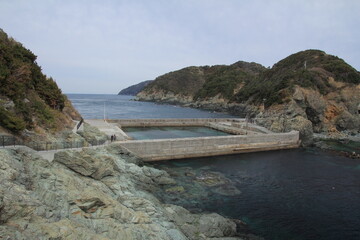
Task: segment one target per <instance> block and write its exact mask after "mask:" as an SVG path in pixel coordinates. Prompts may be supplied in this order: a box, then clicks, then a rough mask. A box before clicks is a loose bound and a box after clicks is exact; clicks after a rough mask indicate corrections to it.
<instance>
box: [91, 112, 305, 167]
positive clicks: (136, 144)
mask: <svg viewBox="0 0 360 240" xmlns="http://www.w3.org/2000/svg"><path fill="white" fill-rule="evenodd" d="M97 121H103V120H90V121H89V120H86V122H89V123H93V124H95V125H98V124H96V122H97ZM107 124H108V125H107V126H106V127H104V129H105V130H106V131H107V133H108V134H109V130H111V129H112V131H116V133H117V134H120V131H121V132H122V134H123V135H124V139H127V140H126V141H120V142H119V144H120V145H121V147H123V148H124V149H126V150H127V151H129V152H131V153H133V154H135V155H136V156H138V157H140V158H142V159H143V160H144V161H159V160H170V159H181V158H192V157H205V156H218V155H227V154H238V153H243V152H257V151H269V150H279V149H289V148H297V147H299V146H300V140H299V132H298V131H291V132H289V133H273V132H271V131H269V130H268V129H266V128H263V127H260V126H258V125H256V124H251V123H248V122H246V121H245V119H241V118H211V119H210V118H193V119H117V120H107ZM101 125H104V124H103V123H102V124H101ZM110 126H111V127H110ZM165 126H166V127H181V126H183V127H194V126H199V127H200V126H202V127H209V128H213V129H216V130H220V131H223V132H227V133H230V134H233V135H232V136H214V137H194V138H176V139H156V140H155V139H154V140H129V139H128V138H126V133H124V132H123V131H122V130H121V128H122V127H165ZM110 128H111V129H110ZM100 130H102V129H101V128H100ZM119 130H120V131H119Z"/></svg>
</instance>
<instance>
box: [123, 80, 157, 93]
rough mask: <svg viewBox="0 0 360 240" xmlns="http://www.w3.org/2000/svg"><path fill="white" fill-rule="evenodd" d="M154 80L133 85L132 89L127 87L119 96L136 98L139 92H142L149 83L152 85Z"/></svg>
mask: <svg viewBox="0 0 360 240" xmlns="http://www.w3.org/2000/svg"><path fill="white" fill-rule="evenodd" d="M151 82H152V80H147V81H143V82H141V83H138V84H135V85H132V86H130V87H127V88H125V89H123V90H121V91H120V92H119V93H118V95H130V96H135V95H136V94H138V93H139V92H141V91H142V90H143V89H144V88H145V87H146V86H147V85H148V84H149V83H151Z"/></svg>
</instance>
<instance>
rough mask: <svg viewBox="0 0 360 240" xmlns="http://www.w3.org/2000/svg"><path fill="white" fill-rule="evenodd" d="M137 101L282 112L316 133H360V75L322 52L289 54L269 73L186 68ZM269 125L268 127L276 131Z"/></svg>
mask: <svg viewBox="0 0 360 240" xmlns="http://www.w3.org/2000/svg"><path fill="white" fill-rule="evenodd" d="M137 99H139V100H144V101H158V102H168V103H175V104H182V105H186V106H192V107H196V108H205V109H211V110H215V111H227V112H230V113H232V114H239V115H241V116H244V114H250V115H252V116H258V117H260V116H261V117H264V116H267V117H268V119H275V118H278V117H280V116H281V115H285V113H286V118H288V119H291V118H293V119H294V118H295V117H298V119H299V118H301V119H304V121H303V122H306V121H310V122H311V123H310V124H311V125H312V128H313V129H314V131H316V132H322V131H337V130H349V129H352V130H354V133H356V132H358V130H359V129H360V117H359V114H358V108H360V73H359V72H358V71H357V70H356V69H355V68H353V67H352V66H350V65H349V64H347V63H346V62H345V61H344V60H343V59H341V58H339V57H336V56H333V55H330V54H327V53H325V52H323V51H320V50H306V51H301V52H298V53H295V54H292V55H290V56H288V57H286V58H285V59H283V60H281V61H279V62H278V63H276V64H275V65H274V66H273V67H272V68H265V67H263V66H262V65H260V64H257V63H247V62H241V61H240V62H237V63H234V64H232V65H217V66H203V67H186V68H183V69H180V70H178V71H174V72H170V73H167V74H164V75H162V76H159V77H157V78H156V79H155V80H154V81H153V82H152V83H150V84H149V85H148V86H146V87H145V88H144V90H143V91H141V92H140V93H139V94H138V95H137ZM259 114H260V115H259ZM283 118H284V117H283ZM289 121H290V120H289ZM283 122H285V120H283ZM273 123H274V122H270V121H269V123H268V125H267V127H269V128H271V129H273V130H276V129H277V130H279V131H280V130H281V129H280V127H279V124H278V125H277V126H275V123H274V124H273ZM271 124H273V125H274V126H273V127H272V126H270V125H271ZM289 124H290V125H291V124H293V122H289ZM265 125H266V124H265ZM283 125H284V126H281V128H287V126H286V124H283ZM304 126H305V125H304ZM306 128H309V124H307V125H306ZM282 130H284V129H282Z"/></svg>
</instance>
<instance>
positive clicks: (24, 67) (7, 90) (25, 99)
mask: <svg viewBox="0 0 360 240" xmlns="http://www.w3.org/2000/svg"><path fill="white" fill-rule="evenodd" d="M80 118H81V116H80V115H79V114H78V113H77V111H76V110H75V109H74V108H73V107H72V105H71V103H70V101H69V100H68V99H67V97H66V96H65V95H63V94H62V92H61V90H60V89H59V88H58V86H57V84H56V82H55V81H54V80H53V79H52V78H51V77H47V76H46V75H44V74H43V73H42V72H41V67H40V66H39V65H38V64H37V63H36V56H35V55H34V54H33V53H32V52H31V51H30V50H28V49H26V48H25V47H23V46H22V44H21V43H19V42H17V41H15V40H14V39H12V38H9V37H8V36H7V34H6V33H5V32H4V31H3V30H1V29H0V132H3V133H11V134H16V135H18V136H21V135H24V133H25V132H24V130H30V131H35V132H38V133H39V132H45V131H46V132H49V133H56V132H59V131H61V130H63V129H65V128H72V127H73V125H74V123H73V121H72V120H73V119H80Z"/></svg>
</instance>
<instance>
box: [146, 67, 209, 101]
mask: <svg viewBox="0 0 360 240" xmlns="http://www.w3.org/2000/svg"><path fill="white" fill-rule="evenodd" d="M203 82H204V71H203V69H202V68H199V67H187V68H183V69H181V70H178V71H175V72H170V73H167V74H165V75H162V76H160V77H158V78H156V79H155V81H153V82H151V83H150V84H148V85H147V86H146V87H145V88H144V91H153V90H156V89H161V90H163V91H165V92H173V93H175V94H183V95H189V94H195V93H196V91H197V90H198V89H200V88H201V86H202V84H203Z"/></svg>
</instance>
